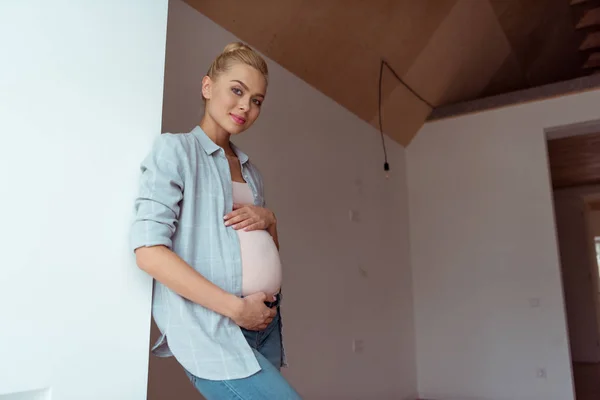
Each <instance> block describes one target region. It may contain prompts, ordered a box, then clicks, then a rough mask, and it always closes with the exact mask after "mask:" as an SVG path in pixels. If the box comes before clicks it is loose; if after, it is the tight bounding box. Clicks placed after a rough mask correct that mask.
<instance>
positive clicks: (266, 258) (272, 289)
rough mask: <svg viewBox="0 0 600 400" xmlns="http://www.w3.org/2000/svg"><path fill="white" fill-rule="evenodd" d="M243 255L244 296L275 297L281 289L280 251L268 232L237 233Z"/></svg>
mask: <svg viewBox="0 0 600 400" xmlns="http://www.w3.org/2000/svg"><path fill="white" fill-rule="evenodd" d="M237 232H238V236H239V239H240V247H241V253H242V295H243V296H248V295H250V294H252V293H257V292H265V293H266V294H267V295H274V294H276V293H277V292H279V289H280V287H281V278H282V273H281V260H280V258H279V251H278V250H277V246H275V242H274V241H273V238H272V237H271V235H269V232H267V231H250V232H244V231H237Z"/></svg>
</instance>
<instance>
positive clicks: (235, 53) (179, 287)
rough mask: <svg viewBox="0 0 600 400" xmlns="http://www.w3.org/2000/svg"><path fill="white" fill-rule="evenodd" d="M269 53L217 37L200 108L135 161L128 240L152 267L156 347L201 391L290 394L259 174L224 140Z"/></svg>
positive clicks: (244, 122) (249, 107) (244, 114)
mask: <svg viewBox="0 0 600 400" xmlns="http://www.w3.org/2000/svg"><path fill="white" fill-rule="evenodd" d="M267 78H268V71H267V64H266V63H265V61H264V60H263V59H262V57H261V56H260V55H259V54H258V53H256V52H255V51H254V50H252V49H251V48H249V47H248V46H246V45H244V44H241V43H232V44H229V45H227V46H226V47H225V50H224V51H223V53H221V54H220V55H219V56H218V57H217V58H216V59H215V60H214V61H213V63H212V65H211V66H210V68H209V70H208V73H207V74H206V76H205V77H204V78H203V80H202V97H203V99H204V101H205V109H204V116H203V118H202V120H201V121H200V124H199V126H196V127H195V128H194V129H193V130H192V131H191V132H189V133H180V134H163V135H160V137H158V138H157V140H156V141H155V143H154V145H153V148H152V151H151V152H150V154H149V155H148V156H147V157H146V158H145V159H144V161H143V162H142V166H141V171H142V176H141V181H140V189H139V195H138V197H137V199H136V202H135V219H134V223H133V226H132V230H131V246H132V249H133V250H134V251H135V255H136V260H137V264H138V266H139V267H140V268H141V269H142V270H144V271H145V272H147V273H148V274H149V275H151V276H152V277H153V278H154V292H153V303H152V314H153V317H154V320H155V321H156V324H157V326H158V328H159V329H160V331H161V337H160V338H159V340H158V341H157V343H156V344H155V345H154V347H153V349H152V351H153V353H154V354H156V355H158V356H163V357H169V356H175V358H176V359H177V361H178V362H179V363H180V364H181V365H182V367H183V368H184V370H185V372H186V373H187V375H188V377H189V378H190V380H191V381H192V383H193V384H194V386H195V387H196V388H197V389H198V391H199V392H200V393H202V395H203V396H204V397H205V398H206V399H208V400H211V399H218V400H222V399H238V400H239V399H278V400H279V399H299V398H300V396H299V395H298V393H296V391H295V390H294V389H293V388H292V387H291V386H290V385H289V384H288V382H287V381H286V380H285V379H284V378H283V377H282V375H281V374H280V372H279V369H280V367H281V366H282V365H283V364H284V358H285V357H284V353H283V344H282V338H281V319H280V314H279V307H280V301H281V293H280V288H281V279H282V274H281V264H280V260H279V251H278V248H279V243H278V240H277V221H276V218H275V215H274V214H273V212H271V211H270V210H269V209H267V208H265V200H264V193H263V182H262V178H261V175H260V173H259V171H258V170H257V169H256V167H255V166H254V165H253V164H252V163H251V162H250V161H249V159H248V156H247V155H246V154H244V153H243V152H242V151H241V150H240V149H238V148H237V147H236V146H234V145H233V144H232V143H231V142H230V137H231V135H237V134H240V133H242V132H244V131H245V130H246V129H248V128H249V127H250V126H252V124H253V123H254V122H255V121H256V119H257V118H258V116H259V114H260V110H261V105H262V103H263V101H264V99H265V95H266V90H267Z"/></svg>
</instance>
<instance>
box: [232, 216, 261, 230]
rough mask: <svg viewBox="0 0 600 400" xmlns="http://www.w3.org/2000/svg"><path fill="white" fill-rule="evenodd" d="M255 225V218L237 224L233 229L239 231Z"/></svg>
mask: <svg viewBox="0 0 600 400" xmlns="http://www.w3.org/2000/svg"><path fill="white" fill-rule="evenodd" d="M254 223H256V220H255V219H254V218H248V219H245V220H243V221H242V222H240V223H238V224H235V225H234V226H233V229H235V230H238V229H243V228H245V227H247V226H250V225H253V224H254Z"/></svg>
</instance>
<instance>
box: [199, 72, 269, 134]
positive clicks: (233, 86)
mask: <svg viewBox="0 0 600 400" xmlns="http://www.w3.org/2000/svg"><path fill="white" fill-rule="evenodd" d="M266 91H267V82H266V80H265V78H264V76H263V75H262V74H261V73H260V71H258V70H257V69H255V68H252V67H250V66H248V65H246V64H242V63H236V64H233V65H231V67H230V68H229V70H228V71H225V72H223V73H221V74H220V75H218V76H217V78H216V79H215V80H212V79H211V78H209V77H208V76H205V77H204V79H203V80H202V94H203V95H204V98H205V99H206V109H205V112H206V113H207V114H208V116H209V117H210V118H211V119H212V120H214V121H215V122H216V123H217V124H218V125H219V126H220V127H221V128H223V129H224V130H225V131H226V132H228V133H230V134H232V135H235V134H238V133H242V132H243V131H245V130H246V129H248V128H250V126H252V124H253V123H254V121H256V119H257V118H258V115H259V114H260V108H261V106H262V103H263V101H264V99H265V94H266Z"/></svg>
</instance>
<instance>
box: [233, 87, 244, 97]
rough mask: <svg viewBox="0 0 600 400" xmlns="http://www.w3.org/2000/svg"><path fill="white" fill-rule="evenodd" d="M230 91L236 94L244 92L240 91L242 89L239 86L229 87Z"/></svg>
mask: <svg viewBox="0 0 600 400" xmlns="http://www.w3.org/2000/svg"><path fill="white" fill-rule="evenodd" d="M231 91H232V92H233V93H235V94H236V95H237V96H241V95H243V94H244V92H242V89H240V88H237V87H234V88H231Z"/></svg>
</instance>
